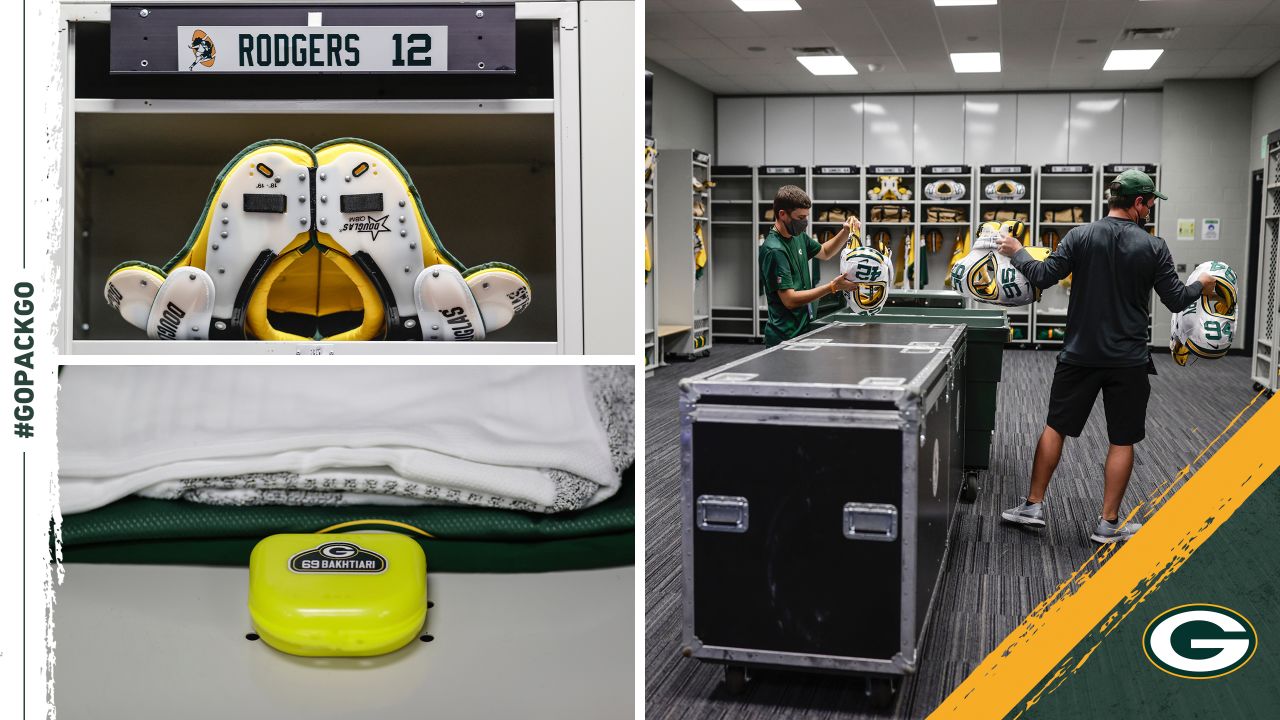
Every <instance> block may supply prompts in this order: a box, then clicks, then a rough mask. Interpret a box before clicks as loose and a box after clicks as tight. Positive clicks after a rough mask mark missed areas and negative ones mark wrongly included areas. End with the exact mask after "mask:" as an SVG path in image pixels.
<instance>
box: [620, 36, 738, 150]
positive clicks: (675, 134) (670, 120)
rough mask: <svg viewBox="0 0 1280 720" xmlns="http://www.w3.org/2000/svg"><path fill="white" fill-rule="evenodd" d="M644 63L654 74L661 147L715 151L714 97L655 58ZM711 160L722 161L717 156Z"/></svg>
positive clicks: (655, 123) (656, 138) (655, 118)
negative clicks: (660, 63)
mask: <svg viewBox="0 0 1280 720" xmlns="http://www.w3.org/2000/svg"><path fill="white" fill-rule="evenodd" d="M644 64H645V69H646V70H648V71H650V72H652V73H653V139H654V141H655V142H657V145H658V147H659V148H697V149H699V150H705V151H707V152H712V151H713V150H714V149H715V144H716V100H715V96H714V95H712V94H711V91H710V90H707V89H706V88H704V87H702V86H701V85H696V84H694V83H692V82H690V81H689V80H687V79H685V78H684V77H683V76H681V75H677V74H676V73H675V72H673V71H671V70H668V69H667V68H665V67H663V66H662V65H659V64H658V63H656V62H654V61H652V60H649V59H647V58H646V59H645V61H644ZM712 160H713V161H714V162H716V163H719V162H720V160H719V159H718V158H715V157H713V158H712ZM756 164H761V163H756Z"/></svg>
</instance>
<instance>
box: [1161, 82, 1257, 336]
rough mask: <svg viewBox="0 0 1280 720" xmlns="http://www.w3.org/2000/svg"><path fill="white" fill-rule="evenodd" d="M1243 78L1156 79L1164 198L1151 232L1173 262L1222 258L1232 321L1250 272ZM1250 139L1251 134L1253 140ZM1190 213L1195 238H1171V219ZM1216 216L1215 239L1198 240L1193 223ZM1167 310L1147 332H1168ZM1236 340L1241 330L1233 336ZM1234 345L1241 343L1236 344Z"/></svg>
mask: <svg viewBox="0 0 1280 720" xmlns="http://www.w3.org/2000/svg"><path fill="white" fill-rule="evenodd" d="M1252 84H1253V81H1251V80H1169V81H1166V82H1165V84H1164V93H1163V96H1164V97H1163V108H1162V111H1161V115H1162V117H1163V128H1162V131H1161V136H1160V143H1161V146H1162V153H1161V154H1162V155H1163V156H1164V162H1163V164H1162V165H1161V166H1160V187H1161V190H1162V191H1163V192H1164V194H1166V195H1168V196H1169V199H1168V200H1162V201H1160V225H1159V227H1158V228H1157V232H1158V234H1159V235H1160V236H1161V237H1163V238H1164V239H1165V241H1166V242H1168V244H1169V249H1170V250H1171V251H1172V253H1173V261H1174V263H1175V264H1185V265H1186V269H1187V271H1189V270H1190V269H1191V268H1193V267H1195V266H1196V265H1198V264H1200V263H1202V262H1204V261H1205V260H1219V261H1222V262H1225V263H1227V264H1228V265H1230V266H1231V267H1233V268H1235V269H1236V271H1237V272H1238V273H1239V274H1240V275H1241V278H1242V282H1241V283H1240V284H1241V286H1242V288H1241V291H1240V295H1241V299H1240V320H1239V324H1240V326H1241V327H1242V328H1243V327H1244V324H1245V317H1246V315H1248V313H1249V312H1250V310H1252V304H1253V290H1254V288H1252V287H1251V284H1252V283H1251V280H1252V274H1251V273H1250V274H1246V267H1245V265H1246V263H1247V262H1248V245H1247V242H1246V234H1247V232H1248V217H1247V214H1246V211H1247V208H1248V205H1249V198H1248V191H1249V157H1248V155H1249V154H1250V153H1251V152H1252V153H1254V154H1255V155H1256V153H1257V152H1258V149H1257V147H1256V146H1254V144H1253V143H1246V142H1244V138H1245V137H1246V136H1247V135H1248V134H1249V133H1250V125H1251V113H1250V110H1251V108H1252V106H1253V87H1252ZM1255 143H1256V140H1255ZM1180 217H1182V218H1195V220H1196V238H1197V239H1196V240H1194V241H1180V240H1178V239H1177V238H1178V226H1177V223H1178V218H1180ZM1206 217H1217V218H1221V219H1222V229H1221V230H1222V239H1221V240H1218V241H1216V242H1205V241H1203V240H1200V239H1199V238H1200V230H1201V228H1200V222H1201V220H1203V219H1204V218H1206ZM1168 328H1169V311H1168V310H1166V309H1165V308H1164V305H1162V304H1160V303H1159V302H1157V303H1156V305H1155V336H1154V341H1155V342H1156V343H1157V344H1159V343H1160V342H1161V341H1162V340H1164V339H1167V338H1168ZM1237 337H1238V338H1239V340H1240V341H1243V339H1244V333H1243V330H1242V331H1241V332H1240V333H1239V334H1238V335H1237ZM1237 347H1242V345H1239V344H1238V345H1237Z"/></svg>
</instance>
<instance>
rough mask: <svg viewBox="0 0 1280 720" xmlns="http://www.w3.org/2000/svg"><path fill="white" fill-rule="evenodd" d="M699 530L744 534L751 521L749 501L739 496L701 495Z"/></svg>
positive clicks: (699, 500)
mask: <svg viewBox="0 0 1280 720" xmlns="http://www.w3.org/2000/svg"><path fill="white" fill-rule="evenodd" d="M697 508H698V512H697V520H698V529H699V530H706V531H708V532H730V533H744V532H746V531H747V523H748V520H749V519H750V512H749V510H750V508H749V507H748V504H747V499H746V498H744V497H741V496H738V495H699V496H698V502H697Z"/></svg>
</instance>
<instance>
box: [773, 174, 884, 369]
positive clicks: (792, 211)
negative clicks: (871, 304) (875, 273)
mask: <svg viewBox="0 0 1280 720" xmlns="http://www.w3.org/2000/svg"><path fill="white" fill-rule="evenodd" d="M812 206H813V202H812V201H811V200H810V199H809V196H808V195H807V194H806V193H805V191H803V190H801V189H800V188H798V187H796V186H795V185H784V186H783V187H781V188H779V189H778V194H777V195H775V196H774V198H773V217H774V221H773V227H772V228H770V229H769V235H768V236H767V237H765V239H764V242H763V243H762V244H761V245H760V286H761V287H763V288H764V295H765V298H766V300H767V301H768V304H769V323H768V324H767V325H765V327H764V344H765V346H767V347H772V346H774V345H777V344H778V343H780V342H782V341H783V340H790V339H791V338H793V337H795V336H797V335H799V334H800V333H802V332H804V331H805V329H806V328H807V327H808V326H809V322H810V321H811V320H812V319H813V309H812V306H811V305H810V303H813V302H816V301H818V300H819V299H820V298H823V297H826V296H827V295H834V294H835V293H838V292H845V291H847V290H852V289H854V288H856V287H857V283H854V282H851V281H850V280H849V279H848V278H846V277H844V276H843V275H837V276H836V277H835V278H834V279H832V280H831V281H830V282H828V283H826V284H824V285H823V286H822V287H820V288H815V287H813V278H812V273H810V267H809V261H810V260H812V259H813V258H815V257H816V258H818V259H819V260H828V259H830V258H833V257H835V256H836V254H837V253H839V252H840V249H841V248H843V247H844V245H845V242H846V241H847V240H848V238H849V234H850V233H853V235H854V237H855V238H857V237H858V236H859V235H858V233H859V231H860V229H861V227H862V224H861V223H859V222H858V219H857V218H855V217H850V218H849V219H848V220H847V221H846V222H845V224H844V227H842V228H840V232H838V233H836V234H835V235H834V236H833V237H832V238H831V239H830V240H828V241H826V242H824V243H819V242H818V241H817V240H814V239H813V237H812V236H811V235H809V233H807V232H805V229H806V228H807V227H808V226H809V209H810V208H811V207H812Z"/></svg>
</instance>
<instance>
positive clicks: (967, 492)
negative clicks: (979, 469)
mask: <svg viewBox="0 0 1280 720" xmlns="http://www.w3.org/2000/svg"><path fill="white" fill-rule="evenodd" d="M981 489H982V488H981V487H979V486H978V473H965V474H964V485H962V486H960V499H961V500H963V501H964V502H967V503H971V502H973V501H974V500H977V499H978V491H979V490H981Z"/></svg>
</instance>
